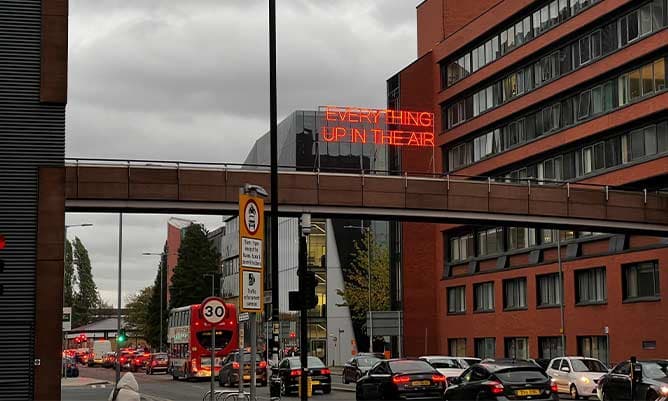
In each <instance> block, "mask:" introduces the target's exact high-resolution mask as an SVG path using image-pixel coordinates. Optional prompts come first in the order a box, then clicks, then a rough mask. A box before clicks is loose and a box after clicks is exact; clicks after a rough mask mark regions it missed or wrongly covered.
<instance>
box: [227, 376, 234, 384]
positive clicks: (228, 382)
mask: <svg viewBox="0 0 668 401" xmlns="http://www.w3.org/2000/svg"><path fill="white" fill-rule="evenodd" d="M227 387H234V383H232V375H227Z"/></svg>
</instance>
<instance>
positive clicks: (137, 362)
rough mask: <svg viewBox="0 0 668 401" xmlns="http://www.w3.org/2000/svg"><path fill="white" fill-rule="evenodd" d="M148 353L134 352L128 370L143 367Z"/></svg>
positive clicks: (134, 370)
mask: <svg viewBox="0 0 668 401" xmlns="http://www.w3.org/2000/svg"><path fill="white" fill-rule="evenodd" d="M150 355H151V354H150V353H147V352H135V354H134V355H133V356H132V361H130V370H131V371H133V372H138V371H139V370H140V369H144V367H145V364H146V360H147V359H148V357H149V356H150Z"/></svg>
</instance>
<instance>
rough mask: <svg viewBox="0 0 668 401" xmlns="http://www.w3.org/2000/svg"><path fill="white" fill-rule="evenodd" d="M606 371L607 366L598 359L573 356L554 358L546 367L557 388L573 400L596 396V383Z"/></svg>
mask: <svg viewBox="0 0 668 401" xmlns="http://www.w3.org/2000/svg"><path fill="white" fill-rule="evenodd" d="M606 373H608V368H607V367H606V366H605V364H603V362H601V361H599V360H598V359H594V358H583V357H573V356H569V357H564V358H555V359H553V360H551V361H550V365H549V366H548V368H547V374H548V375H549V376H550V377H551V378H552V380H554V383H555V384H556V385H557V390H558V391H559V392H560V393H566V394H570V396H571V398H572V399H574V400H577V399H580V398H582V397H585V398H589V397H593V396H596V385H597V384H598V381H599V379H600V378H601V376H603V375H605V374H606Z"/></svg>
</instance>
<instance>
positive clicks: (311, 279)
mask: <svg viewBox="0 0 668 401" xmlns="http://www.w3.org/2000/svg"><path fill="white" fill-rule="evenodd" d="M317 286H318V279H317V278H316V277H315V273H314V272H312V271H308V270H307V271H305V272H302V273H301V274H300V275H299V292H300V293H301V298H302V303H303V307H304V308H305V309H312V308H315V307H316V306H317V305H318V295H316V293H315V289H316V287H317Z"/></svg>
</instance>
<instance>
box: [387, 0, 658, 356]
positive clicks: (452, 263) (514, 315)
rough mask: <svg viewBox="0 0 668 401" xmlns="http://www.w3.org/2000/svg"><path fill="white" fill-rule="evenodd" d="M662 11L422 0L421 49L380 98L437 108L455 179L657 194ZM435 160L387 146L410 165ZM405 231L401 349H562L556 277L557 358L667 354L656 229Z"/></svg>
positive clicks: (502, 352) (631, 5)
mask: <svg viewBox="0 0 668 401" xmlns="http://www.w3.org/2000/svg"><path fill="white" fill-rule="evenodd" d="M667 10H668V4H667V2H666V0H642V1H641V0H635V1H631V0H536V1H530V0H478V1H460V0H425V1H424V2H422V3H421V4H420V5H418V7H417V24H418V26H417V31H418V46H417V48H418V55H417V57H418V58H417V60H415V61H414V62H413V63H412V64H410V65H409V66H407V67H406V68H405V69H403V70H402V71H400V72H399V73H398V74H396V75H395V76H393V77H392V78H390V79H389V80H388V107H390V108H399V107H400V108H401V109H407V110H433V112H434V113H435V116H436V123H435V130H436V132H437V146H438V149H437V151H436V153H435V159H436V160H435V163H436V166H437V167H438V169H437V170H438V171H439V172H441V173H443V174H449V175H450V177H451V178H452V179H471V177H478V176H485V177H492V178H493V179H494V180H500V181H504V182H510V183H516V184H517V185H528V182H529V181H531V185H564V184H562V183H563V182H570V183H588V184H600V185H603V186H604V185H611V186H627V187H633V188H636V189H640V190H641V189H647V190H648V191H657V190H666V189H668V91H666V65H667V64H668V60H666V56H667V55H668V30H667V29H666V26H667V22H668V19H667V14H666V13H667ZM431 160H432V152H419V151H410V152H403V153H402V154H400V155H399V163H400V165H401V168H402V169H403V170H408V171H431ZM601 191H602V193H604V191H605V189H604V187H601ZM602 196H603V195H602ZM401 237H402V243H403V245H402V255H401V260H402V269H403V273H402V276H403V299H402V304H403V305H402V306H403V309H404V314H405V325H404V335H405V344H404V346H405V350H406V351H407V354H409V355H419V354H425V353H429V354H432V353H440V354H452V355H463V354H466V355H475V356H480V357H488V356H489V357H491V356H495V357H504V356H507V357H518V358H519V357H531V358H551V357H553V356H556V355H559V354H561V352H562V336H561V333H560V331H561V327H562V322H561V321H562V318H561V315H562V314H561V308H560V304H561V299H562V295H561V294H562V285H561V284H560V283H561V281H563V316H564V318H563V320H564V323H563V341H564V344H565V347H566V348H565V352H566V354H568V355H574V354H580V355H587V356H594V357H598V358H600V359H601V360H603V361H606V360H608V361H613V362H614V361H619V360H621V359H623V358H627V357H628V356H630V355H637V356H638V357H668V330H666V328H667V327H668V305H667V304H666V301H665V297H666V296H668V278H666V277H660V276H661V275H662V274H661V270H663V272H664V273H663V275H664V276H665V271H666V270H665V267H666V266H668V241H667V239H665V238H653V237H645V236H637V235H632V234H631V233H626V234H619V233H617V234H606V233H597V232H591V231H571V230H560V231H557V230H553V229H546V228H541V227H500V226H499V227H494V226H487V227H478V226H476V227H473V226H456V225H450V226H440V225H431V226H430V225H425V224H403V225H402V228H401ZM557 242H559V244H560V245H561V246H560V247H559V248H560V250H561V252H560V259H561V262H562V263H561V270H562V272H563V273H562V274H563V280H561V279H560V277H562V276H561V274H560V273H559V263H558V259H559V258H558V257H557V248H558V246H557ZM606 332H607V334H606Z"/></svg>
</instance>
